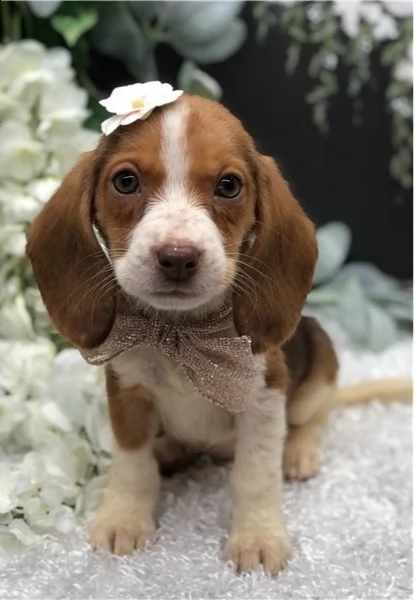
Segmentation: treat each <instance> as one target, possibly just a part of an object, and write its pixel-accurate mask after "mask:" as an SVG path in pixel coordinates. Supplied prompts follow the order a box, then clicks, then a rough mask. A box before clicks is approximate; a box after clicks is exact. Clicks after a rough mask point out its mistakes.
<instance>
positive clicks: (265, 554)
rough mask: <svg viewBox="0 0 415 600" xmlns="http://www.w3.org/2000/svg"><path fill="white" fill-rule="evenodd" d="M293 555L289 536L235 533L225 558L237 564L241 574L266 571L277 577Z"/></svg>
mask: <svg viewBox="0 0 415 600" xmlns="http://www.w3.org/2000/svg"><path fill="white" fill-rule="evenodd" d="M290 553H291V546H290V542H289V539H288V536H287V535H286V534H285V533H284V532H281V533H279V534H278V533H276V534H273V533H272V532H270V531H269V530H263V531H262V530H261V531H258V530H254V529H252V530H244V531H234V532H232V533H231V535H230V536H229V539H228V541H227V543H226V546H225V558H226V560H231V561H232V562H233V563H235V566H236V568H237V569H238V571H240V572H249V571H256V570H258V569H259V568H260V566H261V564H262V565H263V566H264V571H265V572H266V573H268V574H270V575H276V574H277V573H278V572H279V571H281V569H283V568H284V566H285V564H286V562H287V560H288V558H289V556H290Z"/></svg>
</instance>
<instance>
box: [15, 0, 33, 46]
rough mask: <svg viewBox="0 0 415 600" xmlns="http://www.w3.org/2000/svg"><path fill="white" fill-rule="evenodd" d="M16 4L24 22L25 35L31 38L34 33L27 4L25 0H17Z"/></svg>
mask: <svg viewBox="0 0 415 600" xmlns="http://www.w3.org/2000/svg"><path fill="white" fill-rule="evenodd" d="M17 6H18V7H19V10H20V14H21V16H22V19H23V23H24V28H25V32H24V33H25V37H26V38H33V35H34V31H33V21H32V14H31V12H30V10H29V7H28V5H27V3H26V2H23V1H22V0H20V1H19V2H17Z"/></svg>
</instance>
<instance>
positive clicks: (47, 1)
mask: <svg viewBox="0 0 415 600" xmlns="http://www.w3.org/2000/svg"><path fill="white" fill-rule="evenodd" d="M27 3H28V5H29V6H30V8H31V10H32V12H33V14H34V15H36V16H37V17H40V18H41V19H46V18H47V17H50V16H51V15H53V13H54V12H56V10H57V9H58V7H59V6H60V4H62V2H61V0H27Z"/></svg>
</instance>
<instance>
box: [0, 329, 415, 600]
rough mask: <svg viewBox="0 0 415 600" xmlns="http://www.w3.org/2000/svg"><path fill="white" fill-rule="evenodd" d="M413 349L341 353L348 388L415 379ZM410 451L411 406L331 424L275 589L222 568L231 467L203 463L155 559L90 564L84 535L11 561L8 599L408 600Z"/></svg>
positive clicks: (340, 414) (168, 500) (177, 481)
mask: <svg viewBox="0 0 415 600" xmlns="http://www.w3.org/2000/svg"><path fill="white" fill-rule="evenodd" d="M340 345H341V344H340ZM411 346H412V345H411V341H410V340H406V341H403V342H402V343H399V344H398V345H396V346H394V347H393V348H390V349H389V350H387V351H386V352H384V353H382V354H379V355H374V354H371V353H368V352H358V351H355V350H353V351H352V350H348V349H345V347H344V346H342V345H341V349H340V352H341V362H342V371H341V381H342V383H345V382H355V381H358V380H361V379H364V378H368V377H373V378H376V377H385V376H386V375H400V376H402V375H408V374H410V372H411V362H412V354H411V350H412V348H411ZM411 442H412V436H411V407H410V406H408V405H401V404H390V405H381V404H379V403H376V402H373V403H371V404H366V405H363V406H359V407H353V408H345V409H337V410H336V411H335V412H334V413H333V415H332V417H331V422H330V427H329V429H328V431H327V433H326V436H325V440H324V450H325V458H324V466H323V469H322V472H321V474H320V475H319V476H318V477H317V478H316V479H314V480H312V481H310V482H307V483H299V484H297V483H295V484H286V485H285V499H284V508H285V515H286V520H287V524H288V529H289V531H290V533H291V537H292V540H293V543H294V553H293V558H292V560H291V562H290V563H289V565H288V567H287V568H286V569H285V571H284V572H283V573H281V574H280V575H279V576H278V577H277V578H274V579H273V578H270V577H268V576H265V575H264V574H262V573H258V574H254V575H248V576H247V575H245V576H239V575H237V574H235V573H234V571H233V569H232V567H231V566H230V565H225V564H224V563H223V562H222V560H221V558H220V555H221V548H222V545H223V542H224V539H225V536H226V533H227V527H228V524H229V499H228V491H227V477H228V468H227V467H216V466H212V465H211V464H209V462H208V461H206V462H202V463H201V465H200V466H199V467H198V468H192V469H191V470H190V471H188V472H186V473H183V474H181V475H178V476H176V477H174V478H173V479H170V480H166V481H165V483H164V487H163V495H162V503H161V506H160V529H159V531H158V535H157V539H156V541H155V543H154V545H153V546H152V547H151V548H150V549H148V550H147V551H144V552H137V553H136V554H134V555H133V556H131V557H129V558H122V559H117V558H114V557H110V556H105V555H102V554H99V553H94V552H92V551H91V549H90V548H89V546H88V544H87V542H86V538H85V529H84V526H83V525H82V524H80V526H79V528H78V530H77V531H76V532H74V533H71V534H68V535H66V536H63V535H62V536H55V537H53V536H45V537H44V539H43V541H42V543H41V544H40V545H39V546H36V547H34V548H31V549H28V550H26V551H24V553H23V554H18V555H14V556H10V557H5V556H3V557H2V559H1V560H2V564H1V571H0V598H1V599H10V598H18V599H26V598H27V599H30V600H32V599H35V598H42V599H49V598H53V599H61V598H62V599H63V598H65V599H76V598H79V599H84V598H96V599H99V600H103V599H109V598H111V599H118V598H120V599H123V600H126V599H129V598H131V599H132V598H136V599H139V598H140V599H141V598H183V599H184V598H194V599H207V598H214V599H216V598H234V599H241V598H247V599H248V598H249V599H252V598H258V599H268V598H269V599H273V598H278V599H287V600H288V599H295V600H296V599H301V598H310V599H311V598H313V599H322V600H323V599H330V600H331V599H342V600H343V599H346V598H347V599H349V598H350V599H352V598H353V599H361V598H376V599H383V598H391V599H393V600H396V599H398V598H410V597H412V574H411V565H412V558H411V548H412V541H411V514H412V504H411V501H412V497H411V493H412V481H411V452H412V445H411Z"/></svg>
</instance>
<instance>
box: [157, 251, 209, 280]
mask: <svg viewBox="0 0 415 600" xmlns="http://www.w3.org/2000/svg"><path fill="white" fill-rule="evenodd" d="M200 255H201V252H200V250H198V249H197V248H196V247H195V246H191V245H186V246H184V245H183V246H182V245H178V244H172V245H166V246H162V247H161V248H159V249H158V250H156V262H157V267H158V269H159V271H160V272H161V273H162V275H163V276H164V277H165V278H166V279H167V280H168V281H176V282H178V281H188V280H189V279H190V278H191V277H192V276H193V275H194V274H195V273H196V271H197V268H198V264H199V259H200Z"/></svg>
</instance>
